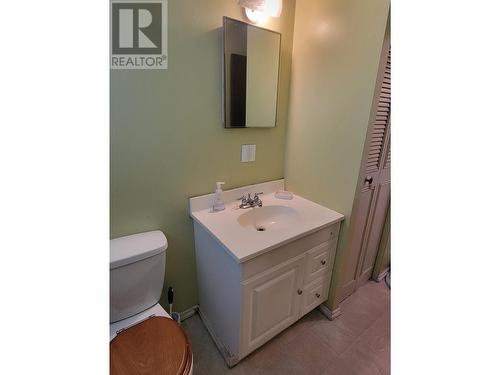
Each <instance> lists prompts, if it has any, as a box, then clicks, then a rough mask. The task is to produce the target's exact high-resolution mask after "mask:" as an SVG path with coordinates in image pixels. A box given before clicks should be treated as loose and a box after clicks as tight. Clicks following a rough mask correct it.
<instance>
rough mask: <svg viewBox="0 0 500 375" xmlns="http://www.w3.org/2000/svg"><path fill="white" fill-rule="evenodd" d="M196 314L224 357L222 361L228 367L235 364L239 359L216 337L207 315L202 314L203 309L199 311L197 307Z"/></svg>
mask: <svg viewBox="0 0 500 375" xmlns="http://www.w3.org/2000/svg"><path fill="white" fill-rule="evenodd" d="M198 314H199V315H200V318H201V321H202V322H203V324H204V325H205V327H206V328H207V331H208V333H209V334H210V336H211V337H212V340H213V341H214V343H215V346H216V347H217V349H219V352H220V354H222V357H223V358H224V361H225V362H226V364H227V366H228V367H229V368H231V367H234V366H236V364H237V363H238V362H239V361H240V360H239V358H238V357H237V356H235V355H234V354H232V353H230V352H229V350H227V348H226V346H225V345H224V344H223V343H222V342H221V341H220V339H219V338H218V337H217V335H216V334H215V332H214V330H213V329H212V326H211V325H210V322H209V321H208V319H207V317H206V316H205V315H203V311H201V309H200V308H199V307H198Z"/></svg>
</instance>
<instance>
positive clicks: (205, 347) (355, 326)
mask: <svg viewBox="0 0 500 375" xmlns="http://www.w3.org/2000/svg"><path fill="white" fill-rule="evenodd" d="M341 310H342V315H341V316H339V317H338V318H336V319H335V320H333V321H329V320H328V319H326V318H325V317H324V316H323V315H322V314H321V313H320V312H319V311H318V310H313V311H312V312H310V313H309V314H307V315H306V316H304V317H303V318H302V319H301V320H299V321H298V322H297V323H295V324H294V325H292V326H291V327H289V328H288V329H286V330H285V331H283V332H282V333H281V334H279V335H278V336H276V337H275V338H273V339H272V340H270V341H269V342H267V343H266V344H265V345H263V346H261V347H260V348H259V349H257V350H256V351H255V352H253V353H252V354H250V355H249V356H248V357H246V358H245V359H243V360H242V361H241V362H240V363H239V364H238V365H236V366H235V367H234V368H232V369H228V368H227V366H226V364H225V362H224V360H223V359H222V356H221V355H220V354H219V352H218V351H217V348H216V347H215V344H214V343H213V341H212V339H211V337H210V335H209V334H208V332H207V330H206V328H205V326H204V325H203V323H202V322H201V320H200V317H199V316H198V315H195V316H193V317H191V318H189V319H186V320H185V321H184V322H183V323H182V325H183V327H184V329H185V330H186V331H187V333H188V335H189V337H190V339H191V343H192V347H193V353H194V375H223V374H233V375H262V374H269V375H281V374H284V375H299V374H300V375H330V374H331V375H389V374H390V291H389V289H388V288H387V286H386V285H385V283H384V282H383V281H382V282H380V283H376V282H373V281H370V282H368V283H367V284H365V285H364V286H363V287H361V288H359V289H358V290H357V291H356V293H354V294H353V295H352V296H350V297H349V298H348V299H346V300H345V301H344V302H343V303H342V305H341Z"/></svg>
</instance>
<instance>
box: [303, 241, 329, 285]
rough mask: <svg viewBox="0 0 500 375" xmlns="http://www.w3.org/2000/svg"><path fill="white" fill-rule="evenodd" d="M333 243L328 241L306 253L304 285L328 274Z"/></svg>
mask: <svg viewBox="0 0 500 375" xmlns="http://www.w3.org/2000/svg"><path fill="white" fill-rule="evenodd" d="M335 243H336V241H328V242H325V243H322V244H321V245H318V246H316V247H314V248H312V249H311V250H309V251H308V252H307V256H306V269H305V276H304V283H306V284H307V283H309V282H311V281H312V280H314V279H316V278H318V277H320V276H325V275H326V274H328V273H329V271H330V269H331V264H332V262H333V258H334V257H333V256H332V252H333V251H332V250H333V248H334V247H335V246H334V245H335Z"/></svg>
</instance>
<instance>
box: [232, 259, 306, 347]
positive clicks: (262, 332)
mask: <svg viewBox="0 0 500 375" xmlns="http://www.w3.org/2000/svg"><path fill="white" fill-rule="evenodd" d="M303 260H304V257H303V256H302V257H300V258H298V259H294V260H291V261H289V262H285V263H284V264H282V265H279V266H277V267H274V268H273V269H271V270H269V271H266V272H264V273H263V274H260V275H257V276H256V277H254V278H252V279H250V280H248V281H246V282H245V283H242V288H243V301H242V302H243V309H242V335H241V339H242V343H241V344H242V345H241V347H242V354H243V355H246V354H247V353H249V352H250V351H252V350H254V349H256V348H258V347H259V346H261V345H262V344H264V343H265V342H266V341H268V340H269V339H271V338H272V337H273V336H275V335H276V334H277V333H279V332H281V331H282V330H284V329H285V328H286V327H288V326H290V325H291V324H292V323H294V322H295V321H296V320H298V318H299V310H300V305H299V303H300V301H299V298H298V297H300V295H299V294H298V293H299V292H298V290H299V288H300V286H301V285H302V273H303V263H304V262H303Z"/></svg>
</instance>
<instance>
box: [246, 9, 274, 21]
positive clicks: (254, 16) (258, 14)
mask: <svg viewBox="0 0 500 375" xmlns="http://www.w3.org/2000/svg"><path fill="white" fill-rule="evenodd" d="M245 14H246V15H247V17H248V19H249V20H250V22H252V23H260V22H265V21H267V19H268V18H269V16H268V14H267V12H266V11H263V10H252V9H248V8H245Z"/></svg>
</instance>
